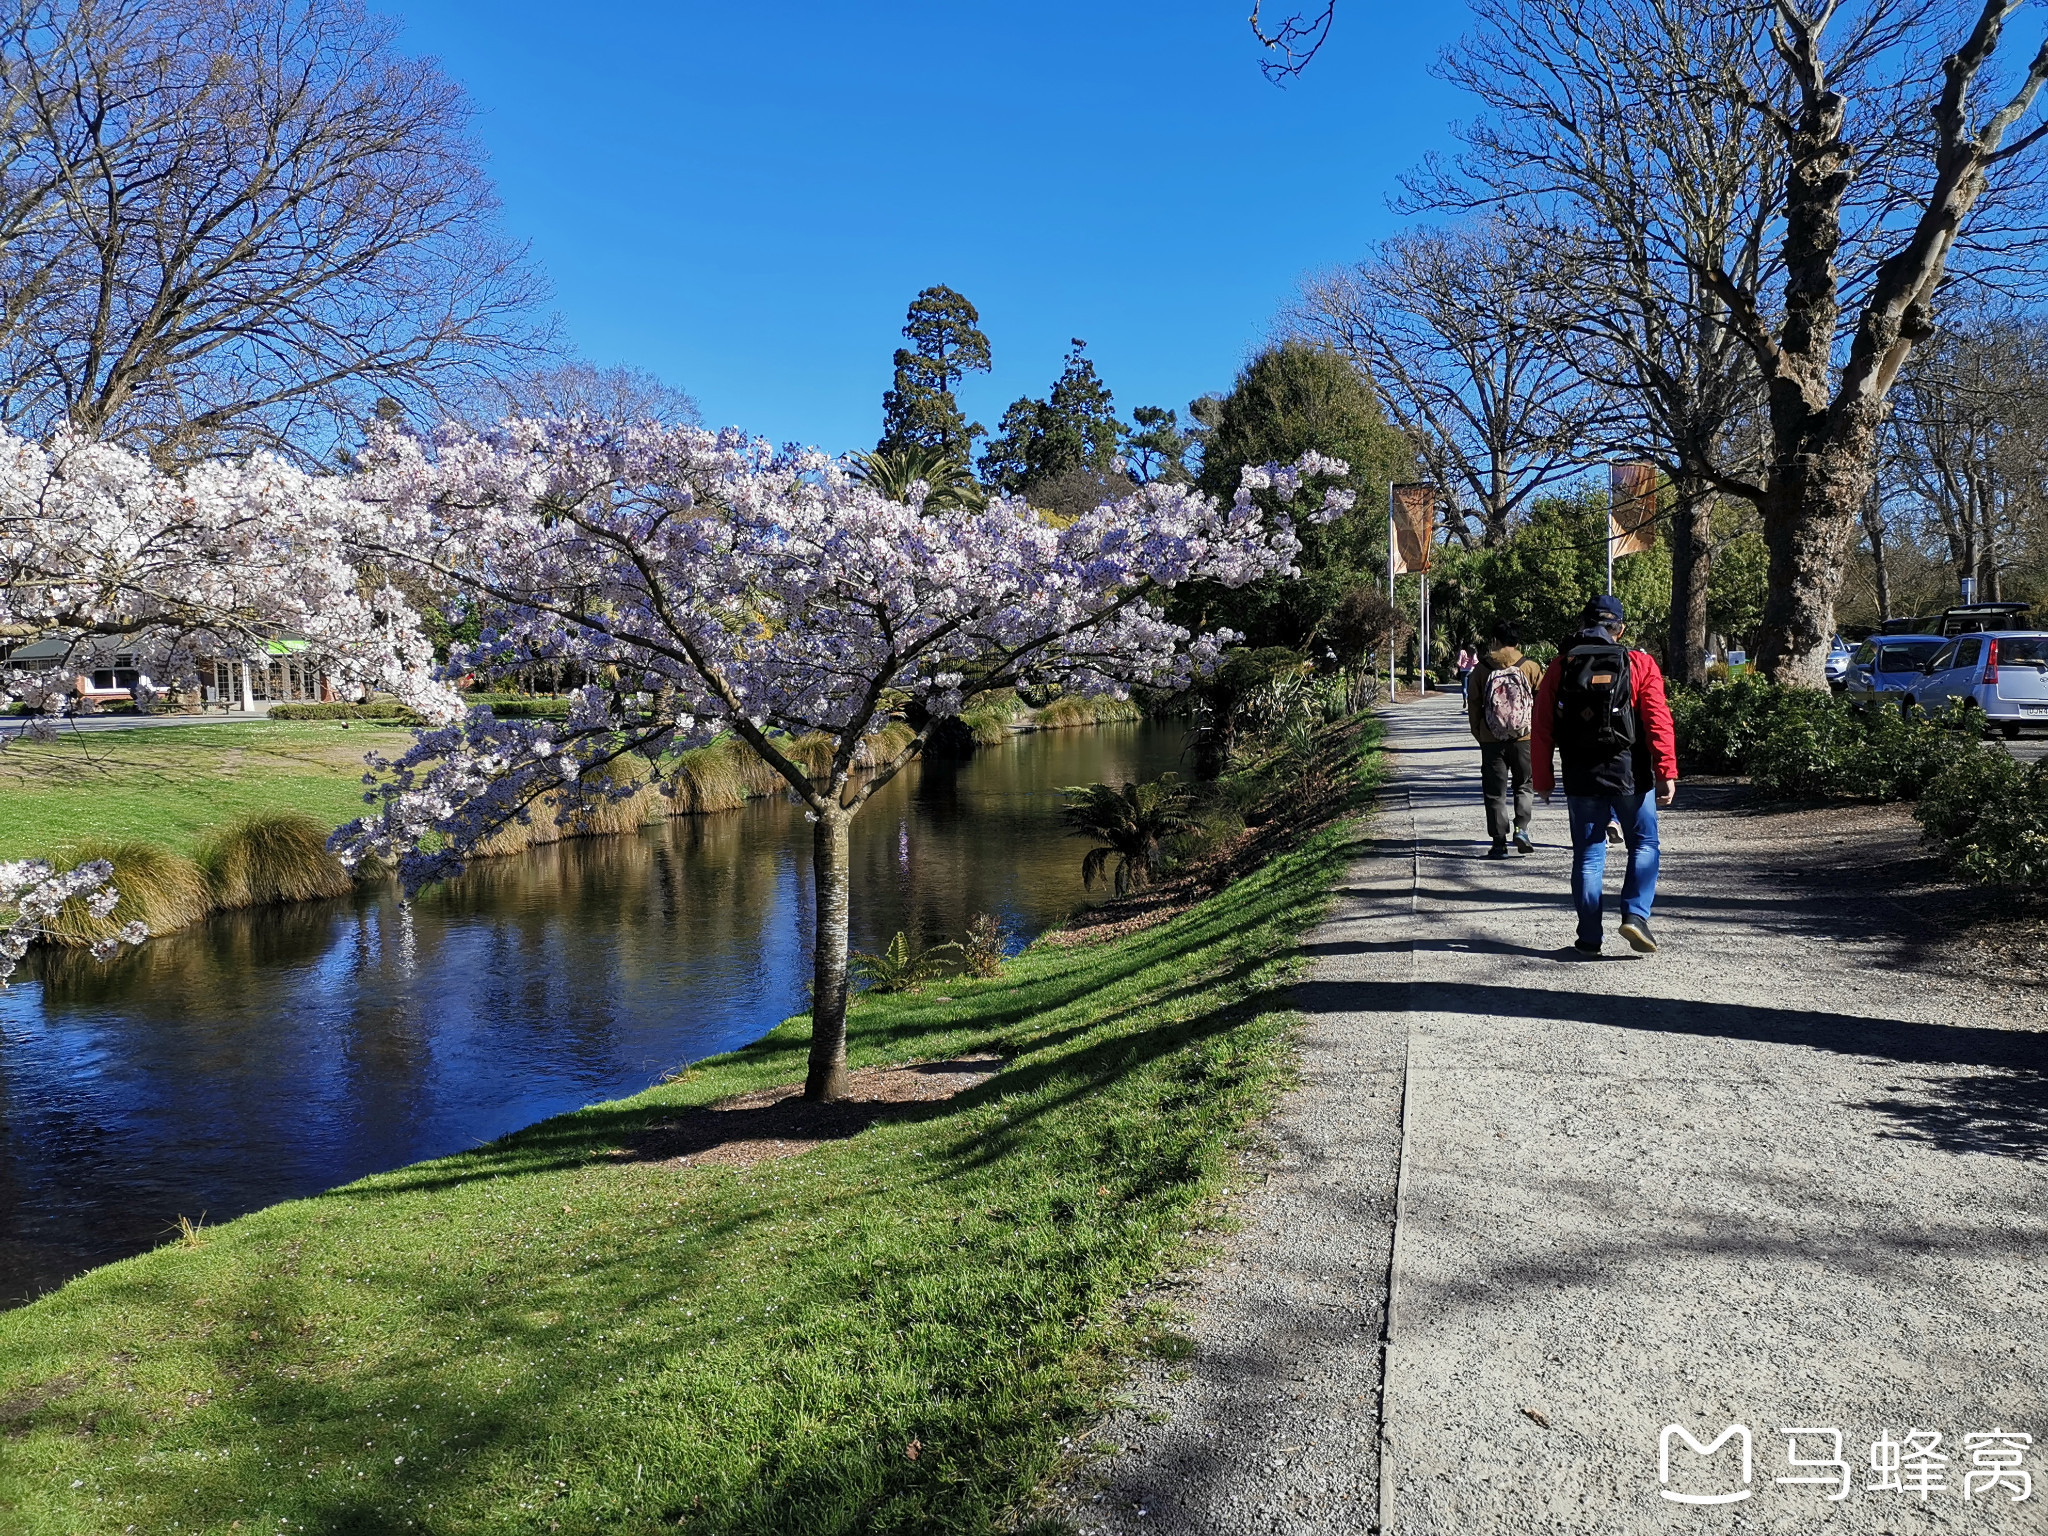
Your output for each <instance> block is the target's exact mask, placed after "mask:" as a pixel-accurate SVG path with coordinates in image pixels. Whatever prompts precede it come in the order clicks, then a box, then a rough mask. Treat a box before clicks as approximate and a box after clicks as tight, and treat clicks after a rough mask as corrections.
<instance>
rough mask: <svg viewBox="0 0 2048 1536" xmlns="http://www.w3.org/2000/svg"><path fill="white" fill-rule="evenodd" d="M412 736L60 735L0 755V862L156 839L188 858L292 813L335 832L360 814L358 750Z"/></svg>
mask: <svg viewBox="0 0 2048 1536" xmlns="http://www.w3.org/2000/svg"><path fill="white" fill-rule="evenodd" d="M411 740H412V733H411V732H410V731H403V730H391V729H388V728H380V727H370V726H365V725H361V724H357V725H352V726H351V727H350V728H349V729H347V730H343V729H341V727H340V726H339V725H336V724H333V723H331V722H322V723H305V724H296V723H286V722H283V721H263V720H249V721H240V722H237V723H234V724H223V725H185V726H175V727H164V728H161V729H153V730H135V731H94V732H90V733H87V732H68V731H65V732H60V733H59V734H58V737H57V739H56V740H55V741H50V742H36V741H30V740H26V739H22V740H14V741H9V742H8V743H7V749H6V750H5V751H4V752H0V802H4V804H5V806H6V814H5V815H0V859H29V858H64V857H66V856H68V855H69V854H70V853H71V852H72V851H73V849H74V848H75V847H76V846H77V845H78V844H80V843H83V842H88V841H109V842H130V841H141V842H149V843H154V844H156V845H157V846H158V847H160V848H163V849H166V850H168V851H169V852H172V853H178V854H184V855H186V856H188V857H189V856H191V855H192V854H194V853H196V852H197V851H198V848H199V845H200V844H201V843H202V842H204V841H206V840H207V838H208V837H209V836H211V835H212V834H213V833H215V832H217V831H219V830H220V828H222V827H223V826H225V825H227V824H228V823H229V822H232V821H235V820H237V819H239V818H241V817H244V816H252V815H259V814H262V813H265V812H272V811H299V812H302V813H304V814H305V815H307V816H310V817H312V818H313V819H314V820H315V821H317V822H319V823H320V824H321V825H322V826H323V827H326V828H330V829H331V828H334V827H338V826H340V825H341V824H342V823H343V822H344V821H349V820H352V819H353V818H355V817H356V816H358V815H360V814H362V809H363V801H362V794H363V785H362V775H363V754H364V753H365V752H369V751H372V750H375V751H379V752H387V753H397V752H400V751H403V750H404V748H405V746H406V744H407V743H408V742H410V741H411Z"/></svg>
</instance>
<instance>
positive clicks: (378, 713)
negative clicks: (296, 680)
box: [270, 700, 427, 725]
mask: <svg viewBox="0 0 2048 1536" xmlns="http://www.w3.org/2000/svg"><path fill="white" fill-rule="evenodd" d="M270 718H271V719H272V720H375V721H378V722H380V723H382V724H386V725H425V724H426V723H427V722H426V720H425V718H424V717H423V716H421V715H420V714H419V713H418V712H417V711H415V710H413V709H410V708H408V707H407V706H405V705H403V704H399V703H396V702H387V703H377V702H375V701H374V700H373V701H372V702H370V703H368V704H273V705H271V706H270Z"/></svg>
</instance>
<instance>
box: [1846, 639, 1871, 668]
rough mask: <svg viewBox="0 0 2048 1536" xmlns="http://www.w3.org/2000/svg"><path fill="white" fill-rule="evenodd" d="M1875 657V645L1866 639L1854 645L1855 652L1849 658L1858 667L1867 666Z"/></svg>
mask: <svg viewBox="0 0 2048 1536" xmlns="http://www.w3.org/2000/svg"><path fill="white" fill-rule="evenodd" d="M1876 657H1877V647H1876V646H1874V645H1872V644H1871V643H1870V642H1869V641H1868V640H1866V641H1864V642H1863V643H1862V644H1861V645H1859V646H1857V647H1856V654H1855V655H1854V656H1852V657H1850V658H1849V659H1850V661H1852V662H1853V663H1855V665H1857V666H1859V667H1867V666H1869V665H1870V663H1871V662H1872V661H1874V660H1875V659H1876Z"/></svg>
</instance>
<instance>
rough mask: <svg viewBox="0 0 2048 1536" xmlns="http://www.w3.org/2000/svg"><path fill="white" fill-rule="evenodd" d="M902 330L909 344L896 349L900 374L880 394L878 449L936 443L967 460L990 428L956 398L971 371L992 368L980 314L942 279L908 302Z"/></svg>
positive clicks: (929, 445)
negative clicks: (955, 388)
mask: <svg viewBox="0 0 2048 1536" xmlns="http://www.w3.org/2000/svg"><path fill="white" fill-rule="evenodd" d="M903 335H904V339H905V340H907V341H908V342H909V343H910V345H909V346H908V347H899V348H897V350H896V377H895V381H894V382H893V383H892V384H891V385H890V387H889V390H888V392H887V393H886V394H884V395H883V396H882V440H881V441H880V442H879V443H877V444H876V445H875V448H876V451H877V452H878V453H893V452H897V451H899V450H901V449H904V448H936V449H938V450H939V451H940V452H941V453H944V454H946V455H947V456H948V457H950V458H956V459H958V460H960V461H961V462H962V463H963V464H964V463H965V462H966V461H967V457H968V455H969V454H970V453H972V452H973V449H974V440H975V439H976V438H977V437H983V436H986V435H987V433H988V428H986V427H984V426H983V425H982V424H981V423H980V422H978V421H977V422H973V423H970V422H969V421H968V420H967V418H966V417H965V416H963V415H962V414H961V412H960V403H959V402H958V401H957V400H955V399H954V398H953V386H954V385H956V384H958V383H959V382H960V381H961V380H962V379H964V378H965V377H966V376H967V375H968V374H970V373H986V372H988V369H989V362H990V358H989V350H988V337H986V336H984V335H983V334H982V333H981V315H980V313H979V312H978V311H977V310H976V309H975V307H974V306H973V305H972V304H971V303H969V302H968V301H967V297H966V295H964V294H960V293H956V292H954V291H953V290H952V289H951V288H948V287H946V286H945V285H944V284H943V283H940V284H936V285H934V286H933V287H930V288H927V289H925V290H924V292H922V293H920V294H919V295H918V296H917V297H916V298H914V299H912V300H911V301H910V310H909V313H908V314H907V315H905V317H904V321H903Z"/></svg>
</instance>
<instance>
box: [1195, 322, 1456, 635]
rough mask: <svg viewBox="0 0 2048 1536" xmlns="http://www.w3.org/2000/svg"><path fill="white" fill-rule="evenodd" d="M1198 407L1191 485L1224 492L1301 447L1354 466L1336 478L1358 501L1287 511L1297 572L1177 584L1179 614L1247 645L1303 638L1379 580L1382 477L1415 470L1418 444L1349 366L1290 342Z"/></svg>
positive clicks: (1383, 548)
mask: <svg viewBox="0 0 2048 1536" xmlns="http://www.w3.org/2000/svg"><path fill="white" fill-rule="evenodd" d="M1195 405H1196V406H1197V407H1199V409H1197V410H1194V415H1195V419H1196V420H1197V421H1198V422H1200V423H1201V424H1202V425H1203V426H1205V427H1206V428H1207V429H1208V432H1207V435H1206V438H1205V440H1204V442H1203V445H1202V473H1201V475H1200V476H1199V478H1198V482H1197V483H1198V484H1200V486H1201V487H1202V489H1203V490H1205V491H1208V492H1210V493H1211V494H1212V495H1216V496H1221V497H1223V498H1224V499H1226V500H1227V499H1229V497H1230V496H1231V495H1232V494H1233V493H1234V492H1235V491H1236V490H1237V483H1238V473H1239V471H1240V470H1241V469H1242V468H1243V466H1245V465H1247V464H1264V463H1267V462H1269V461H1278V462H1280V463H1283V464H1284V463H1287V462H1288V461H1290V460H1292V459H1295V458H1298V457H1299V456H1300V455H1301V453H1302V452H1303V450H1305V449H1310V448H1313V449H1314V450H1316V451H1317V452H1318V453H1326V454H1329V455H1330V456H1331V457H1333V458H1339V459H1343V460H1344V461H1345V462H1346V463H1348V464H1349V465H1350V466H1351V472H1350V473H1349V474H1348V475H1346V476H1345V477H1344V479H1343V480H1342V481H1341V482H1339V483H1340V484H1343V485H1346V486H1348V487H1350V488H1351V489H1352V490H1353V491H1354V492H1356V493H1357V497H1358V505H1357V510H1355V511H1353V512H1351V513H1348V514H1347V515H1345V516H1344V517H1341V518H1339V519H1338V520H1337V521H1336V522H1334V523H1329V524H1326V525H1317V524H1315V523H1313V522H1309V521H1306V520H1301V519H1297V520H1296V525H1295V531H1296V532H1297V533H1299V534H1300V536H1301V544H1302V549H1301V555H1300V558H1299V560H1298V562H1297V563H1298V564H1299V565H1300V567H1301V579H1300V580H1298V581H1288V580H1284V579H1280V578H1269V579H1267V580H1264V581H1256V582H1253V583H1251V584H1250V585H1249V586H1245V587H1241V588H1238V589H1235V590H1232V589H1228V588H1224V587H1220V586H1213V585H1209V584H1202V585H1190V586H1188V587H1185V588H1182V589H1181V590H1179V591H1177V592H1176V593H1175V594H1174V601H1173V605H1172V607H1173V610H1174V613H1175V616H1176V617H1177V618H1179V619H1180V621H1181V622H1183V623H1186V622H1189V621H1190V620H1194V619H1197V618H1202V617H1206V618H1207V619H1208V620H1209V621H1211V622H1216V623H1222V624H1227V625H1228V626H1229V627H1230V628H1232V629H1236V630H1240V631H1242V632H1243V633H1244V634H1245V635H1246V637H1247V641H1246V643H1247V644H1249V645H1253V646H1270V645H1284V646H1293V647H1300V646H1303V645H1305V644H1307V643H1308V640H1309V637H1310V636H1311V635H1313V634H1314V633H1315V632H1316V628H1317V626H1318V625H1319V624H1320V623H1321V622H1322V620H1323V617H1324V615H1326V614H1328V613H1329V612H1330V611H1331V609H1332V608H1334V607H1335V606H1336V604H1337V603H1338V602H1339V601H1340V600H1341V599H1342V598H1343V597H1344V596H1345V595H1346V594H1347V593H1349V592H1350V591H1352V590H1353V589H1354V588H1357V587H1361V586H1369V585H1372V584H1374V583H1379V584H1381V585H1384V584H1385V582H1386V570H1387V565H1386V560H1387V532H1386V527H1387V525H1386V517H1385V513H1384V509H1385V507H1386V504H1387V482H1388V481H1390V480H1413V479H1415V478H1417V467H1416V462H1415V452H1414V450H1413V449H1412V448H1410V447H1409V446H1408V443H1407V442H1406V441H1405V440H1404V439H1403V438H1402V436H1401V434H1400V433H1399V432H1397V431H1396V430H1395V429H1394V428H1393V427H1392V426H1391V425H1389V424H1388V422H1387V418H1386V415H1385V413H1384V412H1382V411H1381V409H1380V403H1379V401H1378V400H1377V399H1376V398H1375V397H1374V395H1373V392H1372V386H1371V385H1370V384H1368V383H1367V382H1366V379H1365V376H1364V375H1363V374H1361V373H1360V372H1359V371H1358V370H1357V368H1355V367H1353V366H1352V364H1351V363H1350V362H1349V361H1348V360H1346V359H1345V358H1343V357H1341V356H1339V355H1338V354H1337V353H1335V352H1333V351H1331V350H1329V349H1328V348H1325V347H1316V346H1310V345H1308V344H1306V343H1303V342H1299V341H1288V342H1283V343H1281V344H1280V345H1278V346H1275V347H1269V348H1267V349H1266V350H1265V351H1264V352H1261V353H1260V354H1259V355H1258V356H1257V357H1255V358H1253V359H1252V361H1251V362H1250V363H1249V364H1247V365H1246V367H1245V368H1244V371H1243V372H1241V373H1239V374H1238V376H1237V382H1236V384H1235V386H1234V387H1233V388H1232V389H1231V391H1230V393H1229V394H1227V395H1224V396H1223V397H1222V398H1221V399H1216V398H1214V397H1208V398H1205V399H1203V400H1200V401H1197V402H1195ZM1260 499H1261V500H1262V501H1264V500H1265V499H1266V493H1263V492H1261V493H1260ZM1375 509H1379V510H1377V511H1376V510H1375ZM1274 510H1278V508H1277V507H1275V508H1274Z"/></svg>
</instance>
